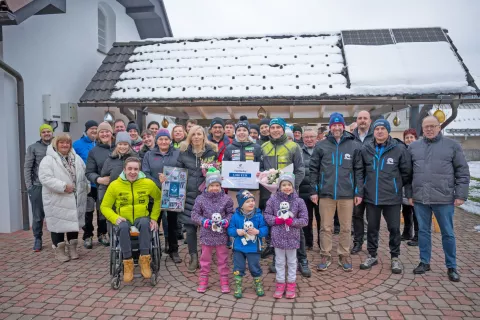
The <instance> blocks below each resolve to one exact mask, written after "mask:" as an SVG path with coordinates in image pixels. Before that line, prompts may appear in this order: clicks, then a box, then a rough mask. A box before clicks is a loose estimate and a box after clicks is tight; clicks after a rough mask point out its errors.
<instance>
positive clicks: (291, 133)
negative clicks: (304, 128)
mask: <svg viewBox="0 0 480 320" xmlns="http://www.w3.org/2000/svg"><path fill="white" fill-rule="evenodd" d="M285 134H286V135H287V137H289V138H292V139H295V136H294V135H293V131H292V130H291V129H290V128H287V130H285Z"/></svg>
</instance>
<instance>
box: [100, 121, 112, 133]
mask: <svg viewBox="0 0 480 320" xmlns="http://www.w3.org/2000/svg"><path fill="white" fill-rule="evenodd" d="M102 130H108V131H110V132H111V133H113V130H112V126H111V125H110V123H108V122H106V121H104V122H102V123H100V124H99V125H98V128H97V131H98V132H100V131H102Z"/></svg>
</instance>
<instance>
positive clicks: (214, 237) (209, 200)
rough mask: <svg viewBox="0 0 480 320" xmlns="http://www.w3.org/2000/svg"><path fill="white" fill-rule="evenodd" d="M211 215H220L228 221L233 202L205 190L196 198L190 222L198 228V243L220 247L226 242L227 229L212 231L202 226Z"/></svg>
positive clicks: (221, 192) (228, 198) (221, 193)
mask: <svg viewBox="0 0 480 320" xmlns="http://www.w3.org/2000/svg"><path fill="white" fill-rule="evenodd" d="M213 213H220V214H221V216H222V219H226V220H227V221H230V219H232V215H233V200H232V198H230V197H229V196H227V195H226V194H225V192H224V191H223V190H221V191H220V192H207V191H206V190H205V191H204V192H203V193H202V194H201V195H199V196H198V197H197V199H196V200H195V205H194V206H193V209H192V221H193V222H194V223H195V224H197V225H199V226H200V243H201V244H203V245H206V246H222V245H226V244H227V241H228V236H227V228H224V229H223V231H222V232H216V231H213V230H212V228H211V227H209V228H208V229H207V228H205V227H204V226H203V221H204V220H205V219H212V214H213Z"/></svg>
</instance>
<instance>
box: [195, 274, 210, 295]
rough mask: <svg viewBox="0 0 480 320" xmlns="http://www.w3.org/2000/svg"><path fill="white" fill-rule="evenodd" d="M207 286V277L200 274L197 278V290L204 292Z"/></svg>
mask: <svg viewBox="0 0 480 320" xmlns="http://www.w3.org/2000/svg"><path fill="white" fill-rule="evenodd" d="M207 287H208V277H204V276H200V277H199V278H198V287H197V292H198V293H204V292H205V291H207Z"/></svg>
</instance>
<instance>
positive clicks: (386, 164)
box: [362, 137, 412, 205]
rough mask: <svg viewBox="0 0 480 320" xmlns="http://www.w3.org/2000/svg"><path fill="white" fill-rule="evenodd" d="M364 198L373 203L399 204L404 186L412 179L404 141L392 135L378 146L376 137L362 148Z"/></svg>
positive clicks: (410, 164)
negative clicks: (401, 141)
mask: <svg viewBox="0 0 480 320" xmlns="http://www.w3.org/2000/svg"><path fill="white" fill-rule="evenodd" d="M362 160H363V167H364V170H363V173H364V188H363V200H364V201H365V202H367V203H372V204H375V205H395V204H401V203H402V190H403V186H406V185H409V184H410V182H411V179H412V162H411V158H410V154H409V153H408V151H407V148H406V147H405V145H404V144H401V143H399V142H398V141H397V140H395V139H392V138H391V137H389V138H388V140H387V141H386V142H385V143H384V144H383V146H378V145H377V144H376V143H375V140H374V139H373V140H371V141H369V142H368V143H367V144H365V145H364V146H363V148H362Z"/></svg>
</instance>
